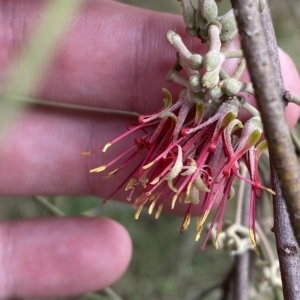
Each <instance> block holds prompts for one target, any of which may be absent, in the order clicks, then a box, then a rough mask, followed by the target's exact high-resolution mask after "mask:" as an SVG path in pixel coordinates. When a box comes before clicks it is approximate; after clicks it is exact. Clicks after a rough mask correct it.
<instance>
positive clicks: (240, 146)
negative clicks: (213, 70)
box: [91, 88, 272, 248]
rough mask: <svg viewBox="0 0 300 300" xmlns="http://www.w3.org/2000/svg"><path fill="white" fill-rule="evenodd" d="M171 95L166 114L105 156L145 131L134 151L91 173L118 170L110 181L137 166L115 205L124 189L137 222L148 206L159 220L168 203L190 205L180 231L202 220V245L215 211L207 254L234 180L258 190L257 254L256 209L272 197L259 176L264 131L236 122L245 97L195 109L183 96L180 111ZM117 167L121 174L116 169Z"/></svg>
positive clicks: (143, 121)
mask: <svg viewBox="0 0 300 300" xmlns="http://www.w3.org/2000/svg"><path fill="white" fill-rule="evenodd" d="M164 92H165V94H166V99H165V100H164V107H163V109H162V110H161V111H159V112H156V113H153V114H151V115H141V116H140V117H139V119H138V121H139V124H138V125H136V126H134V127H132V128H130V129H128V130H127V132H126V133H124V134H123V135H121V136H120V137H118V138H116V139H115V140H113V141H111V142H110V143H108V144H106V145H105V147H104V148H103V152H105V151H106V150H107V148H108V147H110V146H112V145H113V144H115V143H117V142H118V141H119V140H121V139H123V138H127V137H128V136H129V135H130V134H131V133H133V132H137V131H138V132H140V133H141V134H140V137H138V138H135V139H134V143H133V145H132V147H130V148H129V149H127V150H125V151H124V152H123V153H122V154H120V156H118V157H116V158H115V159H114V160H112V161H111V162H109V163H108V164H107V165H105V166H101V167H99V168H95V169H93V170H91V172H101V171H104V170H107V169H110V168H111V171H110V172H109V173H108V174H109V175H111V176H112V175H114V174H115V173H117V172H119V171H121V170H122V169H123V170H125V169H126V166H127V165H128V164H134V165H135V166H136V167H135V168H134V170H133V171H132V172H131V173H130V174H129V175H128V177H127V178H126V180H125V181H124V182H123V183H122V184H121V185H120V186H118V187H117V189H116V190H115V191H114V192H113V193H112V194H111V195H109V197H108V199H109V198H112V197H113V196H114V194H115V192H116V191H117V190H119V189H120V188H125V190H126V191H128V198H127V200H129V201H130V200H131V199H133V201H134V207H135V208H136V214H135V217H136V218H138V217H139V214H140V212H141V210H142V209H143V207H144V206H145V205H146V206H149V213H150V214H151V213H152V211H153V209H154V207H157V213H156V218H158V217H159V214H160V212H161V211H162V209H163V206H164V205H169V203H170V201H169V200H171V207H172V208H174V206H175V205H176V202H177V201H180V202H183V203H186V206H187V208H186V213H185V216H184V220H183V223H182V228H181V231H184V230H186V229H187V228H188V226H189V223H190V219H191V216H192V215H198V221H197V226H196V227H197V228H196V240H198V239H199V237H200V234H201V231H202V229H203V227H204V225H205V221H206V219H207V216H208V215H209V213H210V211H211V210H212V209H213V208H215V209H216V212H215V214H214V217H213V220H212V222H211V224H210V226H209V229H208V233H207V235H206V238H205V240H204V242H203V245H202V248H204V247H205V244H206V242H207V240H208V238H209V236H210V233H211V231H212V229H213V227H214V226H216V228H217V235H218V233H220V232H221V231H222V223H223V217H224V213H225V209H226V204H227V202H228V200H229V199H230V198H231V197H232V193H233V188H232V185H233V182H234V179H235V178H241V179H242V180H245V181H247V182H248V183H249V184H251V202H250V203H251V204H250V214H249V234H250V239H251V241H252V243H253V245H254V246H256V238H255V201H256V199H257V198H259V197H260V194H261V190H262V189H267V188H265V187H263V186H262V185H261V182H260V179H259V174H258V159H259V156H260V155H261V153H262V151H263V150H264V149H265V148H266V147H267V144H266V141H262V142H260V139H261V134H262V131H263V129H262V124H261V122H260V118H259V117H253V118H251V119H249V120H248V121H247V122H245V123H244V124H243V123H242V122H241V121H240V120H239V119H238V118H237V117H238V112H239V110H240V108H241V107H242V101H241V98H240V97H238V96H233V97H226V98H224V101H223V102H221V103H220V102H216V103H213V101H212V102H209V103H206V104H204V103H202V102H200V103H195V101H194V99H192V96H191V95H190V91H189V90H188V89H186V88H184V89H183V90H182V91H181V93H180V95H179V99H178V101H177V102H176V103H174V104H173V103H172V97H171V94H170V93H169V92H168V91H167V90H165V89H164ZM241 162H243V163H244V164H245V165H246V167H247V169H248V173H249V177H247V178H244V177H242V176H241V175H240V173H239V165H240V163H241ZM115 165H117V168H113V167H114V166H115ZM267 190H268V191H270V192H272V191H271V190H269V189H267ZM216 240H217V239H216ZM216 244H217V241H216Z"/></svg>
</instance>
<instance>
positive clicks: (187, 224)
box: [182, 213, 191, 230]
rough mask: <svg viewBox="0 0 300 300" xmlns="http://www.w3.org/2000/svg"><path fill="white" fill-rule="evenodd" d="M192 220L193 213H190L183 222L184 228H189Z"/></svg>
mask: <svg viewBox="0 0 300 300" xmlns="http://www.w3.org/2000/svg"><path fill="white" fill-rule="evenodd" d="M190 222H191V214H190V213H188V214H187V216H186V217H185V219H184V222H183V224H182V229H183V230H187V229H188V227H189V225H190Z"/></svg>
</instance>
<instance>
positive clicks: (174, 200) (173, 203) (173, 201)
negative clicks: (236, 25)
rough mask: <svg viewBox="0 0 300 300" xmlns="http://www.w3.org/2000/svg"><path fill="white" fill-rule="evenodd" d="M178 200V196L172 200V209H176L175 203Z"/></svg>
mask: <svg viewBox="0 0 300 300" xmlns="http://www.w3.org/2000/svg"><path fill="white" fill-rule="evenodd" d="M177 198H178V195H177V194H176V195H175V196H174V197H173V198H172V204H171V208H172V209H174V207H175V203H176V200H177Z"/></svg>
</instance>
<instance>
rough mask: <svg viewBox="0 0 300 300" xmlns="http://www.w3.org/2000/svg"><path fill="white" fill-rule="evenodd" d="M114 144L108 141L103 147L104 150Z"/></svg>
mask: <svg viewBox="0 0 300 300" xmlns="http://www.w3.org/2000/svg"><path fill="white" fill-rule="evenodd" d="M111 145H112V144H111V143H107V144H106V145H105V146H104V147H103V149H102V152H106V150H107V149H108V148H109V147H110V146H111Z"/></svg>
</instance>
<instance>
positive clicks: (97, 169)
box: [90, 166, 106, 173]
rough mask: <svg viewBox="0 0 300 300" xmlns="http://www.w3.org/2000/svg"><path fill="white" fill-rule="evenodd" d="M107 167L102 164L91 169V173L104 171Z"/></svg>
mask: <svg viewBox="0 0 300 300" xmlns="http://www.w3.org/2000/svg"><path fill="white" fill-rule="evenodd" d="M105 169H106V166H101V167H98V168H95V169H92V170H90V173H98V172H102V171H104V170H105Z"/></svg>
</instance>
